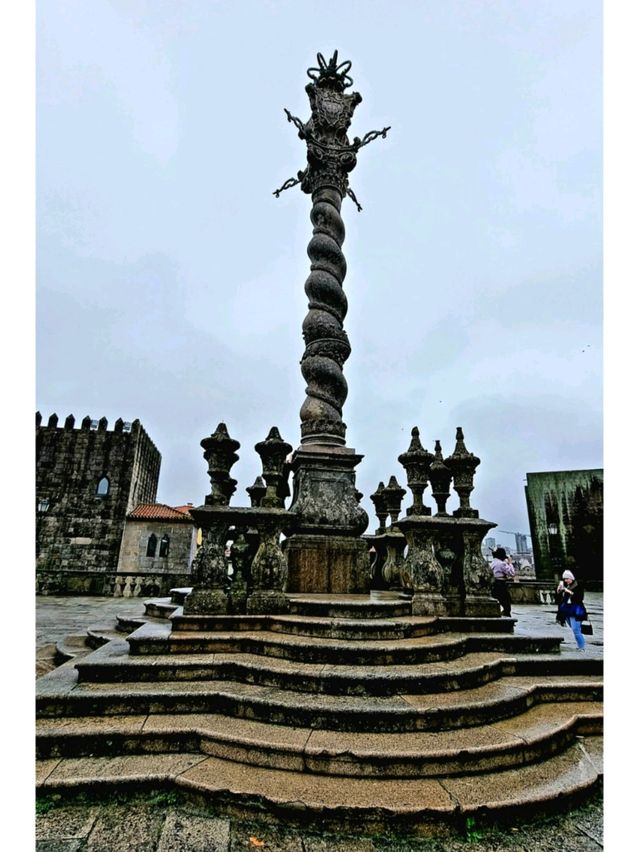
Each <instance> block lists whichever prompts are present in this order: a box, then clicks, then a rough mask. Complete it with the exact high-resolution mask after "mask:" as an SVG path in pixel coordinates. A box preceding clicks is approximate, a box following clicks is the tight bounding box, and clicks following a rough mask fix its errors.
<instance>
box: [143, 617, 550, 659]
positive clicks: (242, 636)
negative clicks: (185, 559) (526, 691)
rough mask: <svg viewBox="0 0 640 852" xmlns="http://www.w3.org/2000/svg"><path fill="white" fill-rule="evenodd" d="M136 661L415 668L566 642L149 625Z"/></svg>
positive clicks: (541, 649)
mask: <svg viewBox="0 0 640 852" xmlns="http://www.w3.org/2000/svg"><path fill="white" fill-rule="evenodd" d="M127 642H128V643H129V648H130V652H131V654H132V655H142V654H154V655H156V654H167V653H172V654H206V653H223V652H230V651H236V652H238V653H244V654H257V655H261V656H270V657H282V658H286V659H288V660H293V661H300V662H310V663H311V662H312V663H322V664H335V665H342V664H345V665H379V666H388V665H413V664H418V663H428V662H437V661H442V660H450V659H454V658H455V657H460V656H462V655H463V654H466V653H471V652H486V651H501V652H503V653H506V654H533V653H550V652H554V651H558V650H559V647H560V644H561V643H562V638H561V637H549V636H545V637H537V636H514V635H511V634H502V633H496V634H492V633H478V634H471V635H467V634H463V633H440V634H435V635H433V636H420V637H416V638H409V639H397V640H385V641H379V640H377V641H374V640H371V641H363V640H358V641H352V640H346V639H344V640H343V639H325V638H323V639H319V638H317V637H313V636H293V635H288V634H287V635H283V634H273V633H271V631H238V632H235V631H233V632H216V633H204V632H203V633H199V632H197V631H192V630H185V631H176V630H171V628H170V627H169V626H168V625H166V626H165V625H161V624H155V625H150V624H145V625H143V626H142V627H140V628H139V629H138V630H136V631H134V633H132V634H131V635H130V636H128V637H127Z"/></svg>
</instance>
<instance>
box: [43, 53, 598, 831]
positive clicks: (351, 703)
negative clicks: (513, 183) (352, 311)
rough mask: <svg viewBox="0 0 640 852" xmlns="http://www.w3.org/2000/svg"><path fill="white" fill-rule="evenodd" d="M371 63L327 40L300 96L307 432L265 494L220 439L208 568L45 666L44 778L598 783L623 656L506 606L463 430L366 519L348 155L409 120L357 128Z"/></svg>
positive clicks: (215, 437) (405, 806)
mask: <svg viewBox="0 0 640 852" xmlns="http://www.w3.org/2000/svg"><path fill="white" fill-rule="evenodd" d="M350 68H351V63H350V62H342V63H341V64H339V62H338V56H337V52H336V53H334V54H333V56H332V57H331V59H330V60H329V61H328V62H327V61H326V60H325V59H324V57H323V56H321V55H320V54H318V64H317V67H314V68H310V69H309V71H308V75H309V77H310V82H309V83H308V84H307V87H306V91H307V94H308V96H309V101H310V106H311V116H310V118H309V119H308V120H307V121H306V122H303V121H302V120H300V119H299V118H296V117H295V116H293V115H291V114H290V113H289V112H288V111H287V113H286V114H287V118H288V120H289V121H290V122H292V123H293V124H294V126H295V127H296V128H297V131H298V135H299V136H300V138H301V139H302V141H303V142H304V143H305V145H306V153H307V164H306V167H305V168H304V169H303V170H301V171H299V172H298V174H297V177H296V178H291V179H289V180H288V181H286V183H284V185H283V186H282V187H281V188H280V189H279V190H277V191H276V193H275V195H276V196H278V195H279V194H280V193H281V192H282V191H283V190H285V189H288V188H290V187H293V186H296V185H299V186H300V187H301V189H302V190H303V192H305V193H307V194H308V195H310V196H311V221H312V225H313V233H312V236H311V241H310V243H309V247H308V254H309V258H310V261H311V269H310V273H309V276H308V278H307V281H306V284H305V291H306V294H307V296H308V300H309V308H308V313H307V315H306V317H305V318H304V320H303V323H302V332H303V337H304V344H305V348H304V352H303V355H302V362H301V369H302V375H303V377H304V380H305V382H306V389H305V395H304V400H303V402H302V407H301V409H300V433H301V434H300V444H299V446H297V447H296V448H295V449H294V447H293V445H292V444H289V443H287V442H286V441H285V440H284V439H283V438H282V436H281V435H280V433H279V431H278V429H277V428H276V427H275V426H274V427H272V428H269V429H267V428H265V432H266V433H267V434H266V438H265V439H264V440H262V441H260V442H259V443H257V444H256V445H255V450H256V453H257V455H258V457H259V459H260V464H261V470H257V471H256V472H257V473H258V472H259V475H258V476H257V478H256V480H255V482H254V483H253V484H252V485H249V486H248V487H246V492H247V493H248V495H249V498H250V503H251V505H250V506H235V505H234V501H233V496H234V494H235V492H236V486H237V482H236V480H235V479H233V477H232V475H231V470H232V468H233V465H234V463H235V462H236V461H237V460H238V458H239V456H238V451H239V449H240V445H239V443H238V441H236V440H234V438H233V437H232V436H231V435H230V434H229V431H228V429H227V426H226V425H225V423H223V422H221V423H219V425H218V426H217V428H216V429H215V431H214V432H213V433H212V434H211V435H209V436H208V437H206V438H204V439H203V440H202V442H201V445H202V449H203V451H204V458H205V461H206V463H207V465H208V473H209V478H210V480H211V488H210V491H209V493H208V494H207V495H206V497H205V499H204V502H203V504H202V505H201V506H199V507H196V508H191V507H190V514H191V516H192V517H193V518H194V520H195V523H196V524H197V526H198V528H199V529H201V530H202V543H201V546H200V547H199V549H198V551H197V553H196V556H195V559H194V562H193V567H192V577H193V588H185V589H174V590H172V595H171V598H170V599H169V598H167V599H160V600H156V601H149V602H147V604H146V607H147V609H146V615H151V616H154V618H152V619H150V620H145V619H143V620H142V622H141V623H140V624H139V626H136V625H132V624H131V623H130V622H123V629H125V628H126V633H123V636H122V638H119V639H118V638H116V639H113V638H111V637H109V641H106V640H105V644H104V645H103V646H102V647H100V648H98V649H97V650H95V651H93V652H92V653H89V654H87V655H86V656H84V657H83V658H82V659H79V660H78V661H76V662H75V663H74V662H73V661H72V662H70V663H66V664H65V665H63V666H61V667H59V668H58V669H55V670H54V671H53V672H51V673H50V674H47V675H45V676H44V677H41V678H39V679H38V681H37V708H38V723H37V725H38V728H37V732H38V739H37V743H38V745H37V754H38V779H39V780H38V789H39V792H40V793H49V794H67V795H68V794H70V793H73V792H82V793H86V792H87V791H89V792H91V791H93V792H95V791H96V790H97V791H101V792H102V793H103V794H104V793H105V792H106V793H108V792H110V791H121V790H127V789H129V790H130V789H136V790H138V789H147V790H148V789H152V788H158V787H159V788H161V789H165V790H166V789H171V790H175V791H177V792H179V793H181V794H182V795H184V796H194V797H195V798H196V799H197V800H198V801H199V802H203V801H204V802H205V803H206V804H207V806H209V805H212V806H214V807H215V808H217V809H223V810H224V809H227V810H229V811H230V812H231V813H233V814H235V815H238V814H246V815H247V816H248V817H249V818H251V819H254V818H255V817H256V814H258V813H260V814H263V815H268V817H269V818H270V819H273V818H281V819H284V820H286V821H298V822H303V823H314V824H315V822H316V821H317V820H320V822H321V825H322V829H323V830H328V831H331V830H337V831H344V830H345V829H351V830H357V831H358V832H360V831H362V830H365V831H369V832H371V833H376V832H381V831H387V830H389V831H393V832H407V833H408V832H417V833H422V834H428V833H430V832H434V833H437V832H438V831H440V830H441V829H442V828H443V824H445V826H448V827H451V826H454V827H460V826H462V827H463V828H464V826H467V827H468V825H469V824H470V822H469V821H470V820H471V824H477V821H480V820H483V819H485V818H486V819H501V820H506V819H509V818H512V817H514V816H522V815H528V816H536V815H538V814H541V813H544V812H546V811H551V810H553V809H557V808H561V809H563V810H566V808H567V807H568V806H570V805H571V804H572V803H574V802H576V801H578V800H579V799H580V798H581V797H584V796H585V795H586V794H588V793H589V792H590V791H592V790H594V789H597V788H598V785H599V783H600V780H601V778H602V761H601V756H602V755H601V746H602V742H601V733H602V706H601V699H602V661H601V659H599V658H597V657H596V656H595V655H590V654H588V653H583V654H580V653H579V652H577V651H572V650H571V648H567V650H566V651H564V650H563V652H562V654H561V653H560V646H561V644H562V642H563V639H562V637H561V636H560V635H559V633H558V631H557V630H556V632H555V633H554V634H553V635H545V634H544V631H542V632H540V631H537V632H529V633H527V632H526V631H522V632H520V633H518V632H517V631H515V632H514V626H515V625H516V620H515V619H514V618H510V617H509V618H507V617H503V616H501V615H500V608H499V605H498V602H497V601H496V600H495V599H494V598H492V597H491V594H490V589H491V582H492V575H491V572H490V570H489V568H488V566H487V564H486V562H485V561H484V559H483V558H482V555H481V550H480V546H481V542H482V539H483V537H484V536H485V535H486V533H487V532H488V530H490V529H491V528H492V527H494V526H496V525H495V524H494V523H492V522H491V521H486V520H483V519H482V518H480V516H479V513H478V511H477V510H476V509H475V508H473V507H472V505H471V494H472V492H473V487H474V475H475V471H476V468H477V467H478V465H479V464H480V459H479V458H478V457H477V456H475V455H474V454H473V453H472V452H470V451H469V450H468V449H467V446H466V442H465V436H464V434H463V431H462V429H461V428H458V429H457V433H456V435H455V442H454V441H453V440H451V443H452V444H453V446H452V447H450V454H448V455H447V453H448V452H449V449H448V448H445V449H443V447H442V445H441V442H440V441H436V442H435V446H434V447H433V451H430V450H429V449H427V448H425V447H424V446H423V445H422V442H421V439H420V433H419V430H418V428H417V427H414V428H413V429H412V432H411V442H410V444H409V446H408V447H407V448H406V449H405V450H404V452H400V454H399V456H398V461H399V463H400V464H401V465H402V467H403V468H404V470H405V471H406V484H407V488H404V487H403V486H402V485H401V484H400V483H399V482H398V481H397V479H396V477H395V476H391V477H390V479H389V480H388V482H387V484H386V485H385V484H384V481H381V482H380V485H379V486H378V488H377V490H376V491H375V493H374V494H372V495H371V500H372V503H373V507H374V510H375V515H376V517H377V520H378V525H377V529H376V531H375V533H374V534H372V535H364V533H365V530H366V528H367V524H368V519H367V514H366V512H365V510H364V509H363V508H362V506H361V500H362V496H363V495H362V494H361V493H360V492H359V491H358V488H357V484H356V470H357V467H358V464H359V462H360V461H361V460H362V458H363V456H362V455H361V454H360V453H359V452H358V451H357V450H356V448H353V447H349V446H348V443H349V442H348V440H347V437H346V425H345V422H344V420H343V407H344V405H345V402H346V399H347V381H346V379H345V375H344V372H343V370H344V366H345V363H346V361H347V359H348V357H349V354H350V352H351V348H350V345H349V340H348V338H347V334H346V332H345V330H344V327H343V322H344V319H345V316H346V313H347V298H346V295H345V292H344V289H343V284H344V282H345V275H346V262H345V258H344V255H343V253H342V243H343V240H344V233H345V227H344V223H343V220H342V213H341V207H342V202H343V200H344V198H345V197H346V196H349V197H350V198H351V199H352V200H353V201H354V202H355V203H356V205H357V206H358V208H359V204H358V202H357V200H356V198H355V195H354V193H353V191H352V190H351V188H350V187H349V175H350V173H351V172H352V171H353V170H354V168H355V166H356V161H357V157H358V155H359V153H360V150H361V149H362V148H364V147H365V146H366V145H368V144H369V143H370V142H372V141H373V140H375V139H376V138H378V137H383V138H384V137H385V136H386V134H387V132H388V131H389V129H390V128H389V127H385V128H383V129H382V130H377V131H371V132H369V133H367V134H365V135H364V136H363V137H362V138H359V137H357V136H354V137H353V138H352V140H351V141H350V138H349V136H348V132H349V128H350V124H351V120H352V117H353V113H354V110H355V108H356V106H357V105H358V104H359V103H360V101H361V97H360V95H359V94H358V93H357V92H352V93H349V91H348V90H349V89H350V88H351V85H352V80H351V78H350V77H349V71H350ZM232 431H233V430H232ZM450 438H451V439H453V436H450ZM398 450H399V451H400V450H402V448H401V447H399V448H398ZM428 489H430V495H429V491H428ZM409 491H410V500H409V501H407V503H408V505H407V506H406V512H405V513H403V510H402V502H403V498H404V497H405V496H407V494H408V492H409ZM452 491H453V492H455V496H454V495H453V494H452ZM430 498H432V499H433V505H432V506H428V505H426V503H427V502H429V500H430ZM454 501H455V503H456V505H455V506H452V505H451V504H452V503H453V502H454ZM230 541H231V542H232V545H231V547H229V542H230ZM552 618H553V616H551V619H552ZM551 619H550V620H551ZM127 625H129V626H128V627H127ZM134 627H135V629H134ZM565 647H566V646H565Z"/></svg>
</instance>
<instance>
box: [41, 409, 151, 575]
mask: <svg viewBox="0 0 640 852" xmlns="http://www.w3.org/2000/svg"><path fill="white" fill-rule="evenodd" d="M85 421H86V428H84V427H83V428H82V429H75V428H72V423H71V419H70V418H67V421H66V423H65V428H58V427H57V418H55V421H53V420H52V418H49V423H48V425H47V426H42V425H40V426H37V428H36V501H37V506H38V513H37V516H36V568H37V569H38V570H40V571H42V572H45V573H50V572H56V571H79V572H91V571H100V572H104V571H109V570H115V569H116V567H117V564H118V554H119V549H120V541H121V538H122V532H123V529H124V525H125V518H126V515H127V513H128V512H130V511H131V510H132V509H133V508H134V507H135V506H136V505H137V504H138V503H146V502H149V503H152V502H153V501H154V500H155V498H156V490H157V486H158V477H159V475H160V461H161V457H160V453H159V452H158V450H157V449H156V447H155V445H154V443H153V441H151V439H150V438H149V436H148V435H147V433H146V432H145V430H144V428H143V427H142V426H141V425H140V422H139V421H138V420H135V421H133V423H131V424H130V431H127V432H123V431H122V425H121V427H120V430H118V429H117V428H116V429H114V430H113V431H110V430H107V429H106V421H104V420H102V421H101V423H102V427H103V428H95V429H91V428H90V425H91V422H92V421H91V418H85ZM83 422H84V421H83ZM96 426H97V424H96ZM104 480H106V481H107V482H108V487H107V489H106V493H101V494H99V493H98V485H99V483H100V482H101V481H104ZM45 507H46V509H45Z"/></svg>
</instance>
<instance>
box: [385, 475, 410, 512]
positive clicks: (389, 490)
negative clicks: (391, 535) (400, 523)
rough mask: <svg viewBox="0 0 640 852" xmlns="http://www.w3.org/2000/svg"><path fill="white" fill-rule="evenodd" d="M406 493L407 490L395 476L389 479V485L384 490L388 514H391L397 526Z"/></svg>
mask: <svg viewBox="0 0 640 852" xmlns="http://www.w3.org/2000/svg"><path fill="white" fill-rule="evenodd" d="M406 493H407V492H406V489H404V488H403V487H402V486H401V485H400V483H399V482H398V480H397V479H396V478H395V476H392V477H391V478H390V479H389V484H388V485H387V487H386V488H385V489H384V496H385V500H386V504H387V512H388V513H389V516H390V518H391V523H392V524H395V522H396V521H397V520H398V516H399V515H400V509H401V508H402V498H403V497H404V495H405V494H406Z"/></svg>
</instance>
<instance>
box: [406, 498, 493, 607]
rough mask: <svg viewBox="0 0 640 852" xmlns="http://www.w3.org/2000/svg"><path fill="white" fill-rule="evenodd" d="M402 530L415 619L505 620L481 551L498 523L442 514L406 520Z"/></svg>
mask: <svg viewBox="0 0 640 852" xmlns="http://www.w3.org/2000/svg"><path fill="white" fill-rule="evenodd" d="M397 526H398V528H399V529H401V530H402V532H403V533H404V534H405V536H406V538H407V542H408V544H409V551H408V553H407V559H406V561H405V568H406V570H407V572H408V573H409V575H410V576H411V580H412V584H413V589H414V597H413V607H412V611H413V613H414V615H450V616H456V615H463V616H466V617H484V618H492V617H496V618H499V617H500V606H499V604H498V602H497V601H496V600H495V599H494V598H492V597H491V579H492V575H491V569H490V567H489V566H488V565H487V563H486V562H485V560H484V559H483V557H482V554H481V552H480V545H481V542H482V539H483V538H484V536H485V535H486V534H487V532H488V531H489V530H490V529H491V528H492V527H495V526H496V524H494V523H492V522H491V521H485V520H482V519H481V518H455V517H451V516H442V515H438V516H435V517H415V516H411V517H408V518H401V519H400V520H399V521H398V522H397Z"/></svg>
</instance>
